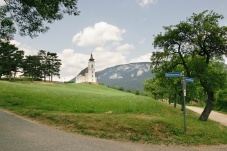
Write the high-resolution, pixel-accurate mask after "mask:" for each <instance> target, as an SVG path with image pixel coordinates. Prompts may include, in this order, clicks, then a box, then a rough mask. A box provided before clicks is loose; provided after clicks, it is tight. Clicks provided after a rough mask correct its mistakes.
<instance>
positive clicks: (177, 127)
mask: <svg viewBox="0 0 227 151" xmlns="http://www.w3.org/2000/svg"><path fill="white" fill-rule="evenodd" d="M0 108H2V109H6V110H9V111H11V112H14V113H16V114H18V115H21V116H25V117H27V118H30V119H32V120H35V121H38V122H40V123H44V124H47V125H51V126H54V127H56V128H58V129H62V130H64V131H68V132H73V133H80V134H84V135H91V136H95V137H100V138H106V139H114V140H120V141H135V142H141V143H153V144H174V145H217V144H227V127H224V126H222V125H220V124H218V123H216V122H213V121H206V122H202V121H199V120H198V117H199V115H198V114H196V113H194V112H192V111H188V110H187V133H186V134H184V130H183V123H184V122H183V113H182V111H181V110H180V107H177V108H174V107H173V106H170V105H168V104H166V103H163V102H161V101H155V100H154V99H152V98H151V97H145V96H138V95H134V94H131V93H126V92H122V91H118V90H114V89H111V88H108V87H106V86H103V85H91V84H64V83H44V82H34V83H29V82H6V81H0Z"/></svg>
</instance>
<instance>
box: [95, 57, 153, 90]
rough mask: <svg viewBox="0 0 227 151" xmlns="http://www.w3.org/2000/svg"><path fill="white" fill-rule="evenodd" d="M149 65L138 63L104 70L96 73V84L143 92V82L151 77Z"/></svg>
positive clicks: (148, 63) (147, 63)
mask: <svg viewBox="0 0 227 151" xmlns="http://www.w3.org/2000/svg"><path fill="white" fill-rule="evenodd" d="M150 64H151V63H150V62H140V63H130V64H124V65H117V66H114V67H110V68H106V69H104V70H102V71H99V72H96V77H97V82H100V83H104V84H105V85H108V86H118V87H123V88H124V90H139V91H143V82H144V81H145V80H146V79H149V78H152V77H153V74H152V73H151V70H150Z"/></svg>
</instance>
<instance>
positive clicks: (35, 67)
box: [23, 55, 42, 82]
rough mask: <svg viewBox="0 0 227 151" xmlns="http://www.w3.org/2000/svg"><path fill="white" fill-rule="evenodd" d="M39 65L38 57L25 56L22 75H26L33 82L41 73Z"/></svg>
mask: <svg viewBox="0 0 227 151" xmlns="http://www.w3.org/2000/svg"><path fill="white" fill-rule="evenodd" d="M40 68H41V63H40V56H38V55H34V56H26V58H25V60H24V62H23V71H24V75H28V76H29V77H31V81H32V82H33V81H34V79H37V78H40V77H41V75H42V72H41V70H40Z"/></svg>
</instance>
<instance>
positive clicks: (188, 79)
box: [184, 78, 194, 82]
mask: <svg viewBox="0 0 227 151" xmlns="http://www.w3.org/2000/svg"><path fill="white" fill-rule="evenodd" d="M184 82H194V78H184Z"/></svg>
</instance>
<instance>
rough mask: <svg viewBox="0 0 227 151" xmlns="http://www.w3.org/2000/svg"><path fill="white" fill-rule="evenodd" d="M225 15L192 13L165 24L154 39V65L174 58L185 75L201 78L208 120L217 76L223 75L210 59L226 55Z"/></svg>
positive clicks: (216, 59)
mask: <svg viewBox="0 0 227 151" xmlns="http://www.w3.org/2000/svg"><path fill="white" fill-rule="evenodd" d="M220 19H223V16H222V15H219V14H217V13H215V12H213V11H211V12H208V11H204V12H202V13H199V14H193V16H191V17H190V18H187V19H186V21H182V22H180V23H179V24H177V25H174V26H173V25H171V26H166V27H164V30H165V33H164V34H162V33H160V34H158V35H157V36H156V37H155V40H154V43H153V44H154V47H155V48H157V47H158V48H162V49H163V51H162V52H154V53H153V54H152V56H151V61H152V62H153V68H159V67H161V66H162V65H163V64H166V63H168V62H169V61H170V60H171V61H173V60H174V62H173V63H174V65H173V67H175V66H182V67H183V69H184V71H185V73H186V76H188V77H195V78H198V80H199V81H200V84H201V86H202V87H203V89H204V91H205V92H206V93H207V96H208V100H207V103H206V106H205V109H204V111H203V113H202V114H201V116H200V118H199V119H200V120H202V121H206V120H207V119H208V117H209V114H210V112H211V111H212V109H213V106H214V103H215V92H216V91H217V90H218V88H219V87H220V85H219V83H218V82H217V80H220V79H221V78H223V77H222V76H220V74H219V73H218V72H217V71H216V70H215V69H214V67H213V64H212V63H211V62H213V61H214V60H215V61H223V55H225V56H227V43H226V40H227V27H225V26H219V24H218V23H219V20H220Z"/></svg>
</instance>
